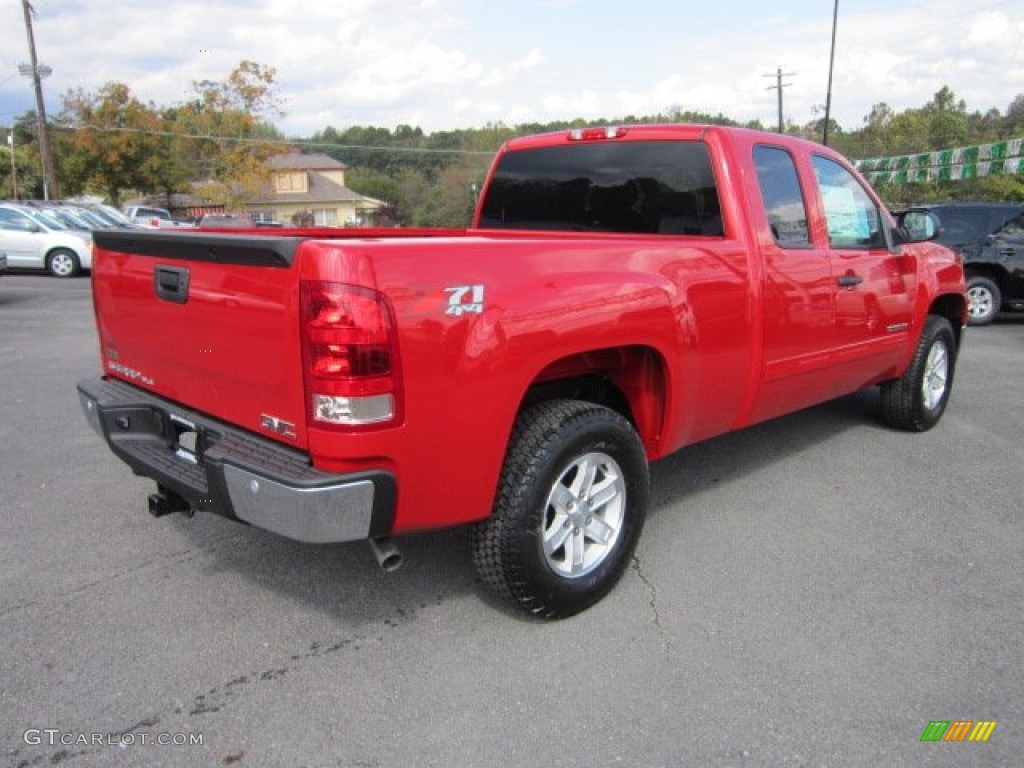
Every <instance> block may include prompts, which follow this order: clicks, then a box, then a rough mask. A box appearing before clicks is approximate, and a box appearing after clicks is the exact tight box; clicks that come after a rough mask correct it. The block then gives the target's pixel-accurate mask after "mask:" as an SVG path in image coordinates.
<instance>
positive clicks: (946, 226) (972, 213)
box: [931, 205, 1021, 248]
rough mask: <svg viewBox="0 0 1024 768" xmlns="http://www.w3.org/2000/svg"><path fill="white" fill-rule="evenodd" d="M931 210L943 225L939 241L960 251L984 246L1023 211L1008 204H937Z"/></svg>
mask: <svg viewBox="0 0 1024 768" xmlns="http://www.w3.org/2000/svg"><path fill="white" fill-rule="evenodd" d="M931 210H932V211H933V212H934V213H935V215H937V216H938V217H939V223H940V224H941V225H942V231H941V232H940V233H939V236H938V237H937V238H936V240H937V241H938V242H940V243H942V244H943V245H948V246H950V247H951V248H958V247H961V246H964V245H972V244H980V243H982V242H983V241H984V240H985V238H986V237H988V236H989V235H991V234H994V233H995V232H997V231H999V230H1000V229H1001V228H1002V227H1003V226H1005V224H1006V223H1007V221H1008V220H1010V219H1012V218H1013V217H1014V216H1016V215H1018V214H1019V213H1020V211H1021V208H1020V207H1019V206H1009V205H937V206H934V207H933V208H932V209H931Z"/></svg>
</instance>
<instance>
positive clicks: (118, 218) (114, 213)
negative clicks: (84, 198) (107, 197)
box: [96, 205, 132, 227]
mask: <svg viewBox="0 0 1024 768" xmlns="http://www.w3.org/2000/svg"><path fill="white" fill-rule="evenodd" d="M96 213H97V214H98V215H100V216H103V217H104V218H106V219H107V220H108V221H110V223H111V224H116V225H118V226H122V227H130V226H132V220H131V219H129V218H128V217H127V216H125V215H124V214H123V213H121V212H120V211H119V210H117V209H116V208H111V207H110V206H109V205H97V206H96Z"/></svg>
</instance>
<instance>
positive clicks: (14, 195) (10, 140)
mask: <svg viewBox="0 0 1024 768" xmlns="http://www.w3.org/2000/svg"><path fill="white" fill-rule="evenodd" d="M7 144H8V145H9V146H10V148H11V199H12V200H17V199H18V166H17V164H16V163H15V162H14V126H13V125H12V126H11V132H10V133H8V134H7Z"/></svg>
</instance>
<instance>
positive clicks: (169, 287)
mask: <svg viewBox="0 0 1024 768" xmlns="http://www.w3.org/2000/svg"><path fill="white" fill-rule="evenodd" d="M153 291H154V293H156V295H157V297H158V298H161V299H163V300H164V301H171V302H174V303H175V304H184V303H185V302H186V301H188V270H187V269H186V268H185V267H165V266H158V267H157V268H156V269H154V270H153Z"/></svg>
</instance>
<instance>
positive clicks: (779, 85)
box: [762, 67, 796, 133]
mask: <svg viewBox="0 0 1024 768" xmlns="http://www.w3.org/2000/svg"><path fill="white" fill-rule="evenodd" d="M795 74H796V72H786V73H785V74H783V72H782V67H778V68H777V69H776V70H775V74H774V75H762V77H774V78H775V85H770V86H768V87H767V88H765V90H766V91H778V92H779V133H785V123H784V122H783V120H782V89H783V88H788V87H789V86H791V85H792V83H784V82H782V78H784V77H793V75H795Z"/></svg>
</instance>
